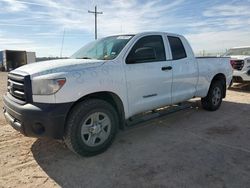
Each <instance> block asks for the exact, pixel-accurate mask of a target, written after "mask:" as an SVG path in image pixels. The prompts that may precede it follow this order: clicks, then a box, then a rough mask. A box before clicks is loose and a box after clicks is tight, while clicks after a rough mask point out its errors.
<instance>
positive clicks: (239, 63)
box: [231, 60, 244, 71]
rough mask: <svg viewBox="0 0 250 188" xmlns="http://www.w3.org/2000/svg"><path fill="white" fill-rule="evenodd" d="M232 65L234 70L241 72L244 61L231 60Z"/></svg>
mask: <svg viewBox="0 0 250 188" xmlns="http://www.w3.org/2000/svg"><path fill="white" fill-rule="evenodd" d="M231 64H232V67H233V69H235V70H239V71H240V70H242V68H243V67H244V60H231Z"/></svg>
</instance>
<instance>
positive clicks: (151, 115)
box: [126, 102, 192, 127]
mask: <svg viewBox="0 0 250 188" xmlns="http://www.w3.org/2000/svg"><path fill="white" fill-rule="evenodd" d="M189 108H192V103H191V102H184V103H179V104H177V105H172V106H166V107H163V108H159V109H155V110H152V111H148V112H145V113H141V114H138V115H135V116H133V117H131V118H129V119H128V120H127V121H126V127H132V126H135V125H137V124H140V123H143V122H145V121H149V120H152V119H155V118H159V117H162V116H166V115H169V114H172V113H175V112H178V111H181V110H185V109H189Z"/></svg>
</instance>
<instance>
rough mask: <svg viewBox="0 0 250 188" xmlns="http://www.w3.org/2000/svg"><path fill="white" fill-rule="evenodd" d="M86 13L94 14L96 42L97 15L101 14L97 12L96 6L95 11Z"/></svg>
mask: <svg viewBox="0 0 250 188" xmlns="http://www.w3.org/2000/svg"><path fill="white" fill-rule="evenodd" d="M88 13H92V14H95V40H97V14H103V12H97V6H95V11H90V10H89V11H88Z"/></svg>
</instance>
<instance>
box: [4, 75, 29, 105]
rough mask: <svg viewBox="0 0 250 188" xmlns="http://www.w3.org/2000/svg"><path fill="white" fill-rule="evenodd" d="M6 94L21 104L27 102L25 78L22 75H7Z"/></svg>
mask: <svg viewBox="0 0 250 188" xmlns="http://www.w3.org/2000/svg"><path fill="white" fill-rule="evenodd" d="M7 91H8V93H9V94H10V95H11V96H12V97H14V98H15V99H18V100H20V101H22V102H27V100H28V95H27V93H26V92H27V78H26V77H25V76H22V75H17V74H11V73H9V74H8V84H7Z"/></svg>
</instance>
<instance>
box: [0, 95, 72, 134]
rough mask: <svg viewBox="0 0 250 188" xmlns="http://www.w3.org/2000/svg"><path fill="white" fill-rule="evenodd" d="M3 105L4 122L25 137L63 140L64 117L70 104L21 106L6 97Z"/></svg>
mask: <svg viewBox="0 0 250 188" xmlns="http://www.w3.org/2000/svg"><path fill="white" fill-rule="evenodd" d="M3 103H4V107H3V112H4V116H5V119H6V121H7V122H8V123H9V124H10V125H11V126H12V127H13V128H14V129H16V130H17V131H19V132H21V133H22V134H24V135H25V136H29V137H49V138H54V139H62V138H63V134H64V125H65V121H66V117H67V114H68V112H69V110H70V108H71V106H72V103H63V104H62V103H61V104H42V103H34V104H24V105H21V104H18V103H15V102H14V101H12V100H10V99H9V98H8V96H6V95H5V96H4V97H3Z"/></svg>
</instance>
